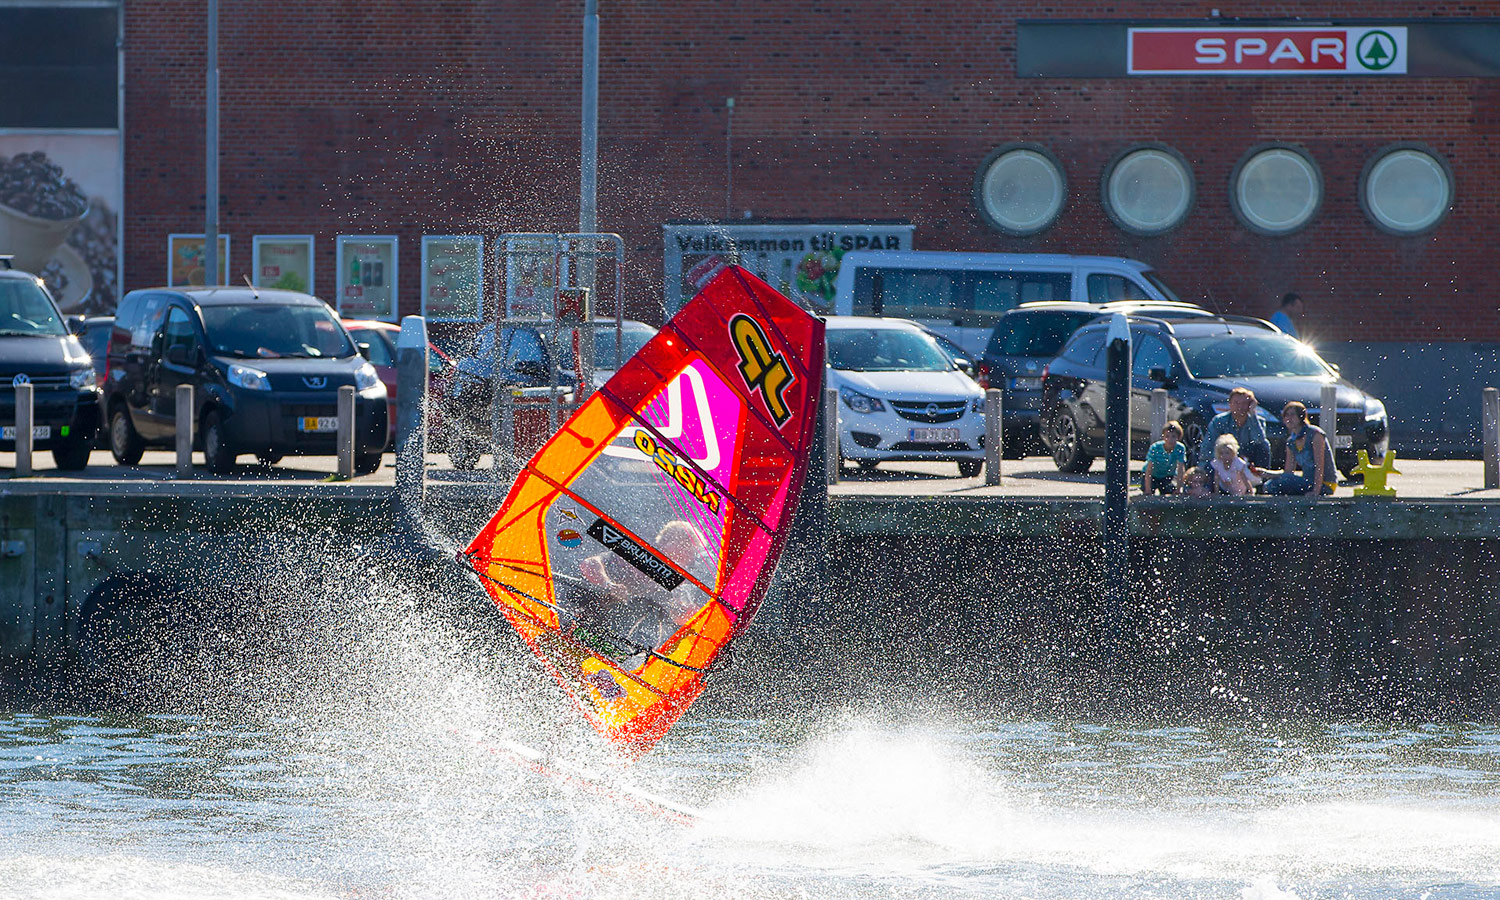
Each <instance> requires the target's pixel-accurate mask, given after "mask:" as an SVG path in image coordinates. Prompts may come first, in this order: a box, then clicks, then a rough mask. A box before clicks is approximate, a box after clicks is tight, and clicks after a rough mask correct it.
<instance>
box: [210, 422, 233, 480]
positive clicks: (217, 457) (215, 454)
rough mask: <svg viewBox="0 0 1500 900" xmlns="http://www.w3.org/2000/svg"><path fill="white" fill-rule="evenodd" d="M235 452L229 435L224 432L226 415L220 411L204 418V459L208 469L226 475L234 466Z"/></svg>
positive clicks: (216, 473)
mask: <svg viewBox="0 0 1500 900" xmlns="http://www.w3.org/2000/svg"><path fill="white" fill-rule="evenodd" d="M235 455H236V454H235V452H234V451H233V450H232V449H231V448H230V446H229V436H228V435H227V434H225V433H224V416H223V414H222V413H220V412H218V411H214V412H211V413H209V414H208V415H207V416H205V417H204V419H203V461H204V463H205V464H207V466H208V471H210V472H212V473H214V474H215V475H224V474H226V473H228V472H229V471H230V470H231V469H233V468H234V457H235Z"/></svg>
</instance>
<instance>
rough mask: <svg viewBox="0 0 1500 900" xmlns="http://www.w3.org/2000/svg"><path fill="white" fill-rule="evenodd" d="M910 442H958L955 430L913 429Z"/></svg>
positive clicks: (956, 430)
mask: <svg viewBox="0 0 1500 900" xmlns="http://www.w3.org/2000/svg"><path fill="white" fill-rule="evenodd" d="M910 440H913V441H916V442H917V443H919V444H951V443H954V442H956V441H957V440H958V429H957V428H913V429H912V430H911V437H910Z"/></svg>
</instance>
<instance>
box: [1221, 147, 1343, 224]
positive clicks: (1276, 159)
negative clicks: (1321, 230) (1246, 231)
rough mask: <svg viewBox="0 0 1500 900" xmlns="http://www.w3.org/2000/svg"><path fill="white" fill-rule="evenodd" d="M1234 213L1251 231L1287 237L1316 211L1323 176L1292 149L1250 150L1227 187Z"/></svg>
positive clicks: (1315, 165)
mask: <svg viewBox="0 0 1500 900" xmlns="http://www.w3.org/2000/svg"><path fill="white" fill-rule="evenodd" d="M1229 198H1230V201H1231V205H1232V206H1233V207H1234V211H1235V214H1236V215H1238V216H1239V217H1240V221H1242V222H1244V223H1245V225H1246V226H1248V227H1249V228H1250V230H1252V231H1258V232H1260V233H1261V234H1289V233H1291V232H1293V231H1296V230H1297V229H1299V228H1301V227H1302V226H1304V225H1306V224H1307V222H1308V220H1309V219H1311V218H1312V217H1313V215H1314V214H1315V213H1316V212H1317V211H1318V206H1319V204H1321V203H1322V202H1323V175H1322V173H1320V172H1319V171H1318V166H1317V164H1316V163H1314V162H1313V161H1312V158H1311V157H1310V156H1308V155H1307V154H1306V153H1303V152H1302V151H1301V150H1298V149H1295V148H1292V147H1279V146H1278V147H1266V148H1263V149H1260V150H1253V151H1251V152H1250V154H1249V155H1248V156H1246V157H1245V159H1244V161H1243V162H1241V163H1240V165H1239V168H1237V169H1235V172H1234V178H1233V180H1232V182H1231V184H1230V191H1229Z"/></svg>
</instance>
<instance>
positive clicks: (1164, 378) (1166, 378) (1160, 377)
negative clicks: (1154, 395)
mask: <svg viewBox="0 0 1500 900" xmlns="http://www.w3.org/2000/svg"><path fill="white" fill-rule="evenodd" d="M1147 377H1148V378H1150V379H1151V380H1152V381H1154V382H1156V383H1157V384H1159V385H1161V386H1162V387H1164V388H1169V389H1170V388H1174V387H1177V379H1176V378H1173V377H1172V376H1171V375H1169V374H1167V370H1166V369H1165V368H1163V367H1161V366H1152V367H1151V371H1150V373H1149V374H1148V375H1147Z"/></svg>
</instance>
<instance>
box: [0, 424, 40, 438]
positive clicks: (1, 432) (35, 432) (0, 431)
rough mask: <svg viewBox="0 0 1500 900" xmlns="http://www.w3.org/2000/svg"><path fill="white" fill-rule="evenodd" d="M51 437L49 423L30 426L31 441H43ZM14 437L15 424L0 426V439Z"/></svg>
mask: <svg viewBox="0 0 1500 900" xmlns="http://www.w3.org/2000/svg"><path fill="white" fill-rule="evenodd" d="M51 437H52V426H51V425H33V426H31V439H32V440H33V441H45V440H48V439H49V438H51ZM15 439H16V426H14V425H6V426H5V427H4V428H0V440H6V441H13V440H15Z"/></svg>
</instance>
